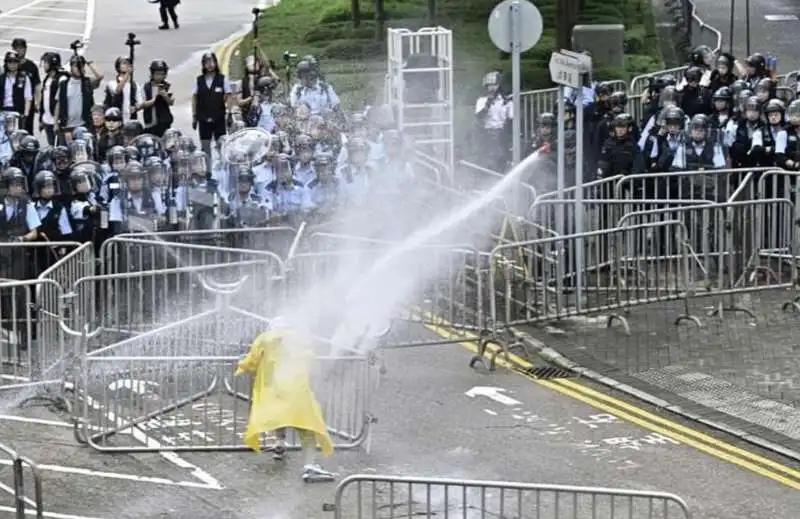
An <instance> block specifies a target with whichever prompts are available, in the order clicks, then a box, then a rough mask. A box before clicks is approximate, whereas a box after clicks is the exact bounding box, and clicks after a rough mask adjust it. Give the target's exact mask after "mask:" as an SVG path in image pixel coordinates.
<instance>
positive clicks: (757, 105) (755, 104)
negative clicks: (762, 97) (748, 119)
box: [744, 95, 761, 112]
mask: <svg viewBox="0 0 800 519" xmlns="http://www.w3.org/2000/svg"><path fill="white" fill-rule="evenodd" d="M744 111H745V112H760V111H761V101H759V99H758V98H757V97H756V96H752V95H751V96H750V97H748V98H747V100H746V101H745V102H744Z"/></svg>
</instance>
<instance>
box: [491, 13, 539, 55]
mask: <svg viewBox="0 0 800 519" xmlns="http://www.w3.org/2000/svg"><path fill="white" fill-rule="evenodd" d="M515 8H516V13H515V12H514V11H515ZM515 15H516V16H517V17H518V18H519V27H520V34H519V52H526V51H529V50H531V49H532V48H533V47H534V45H536V44H537V43H539V40H540V39H541V37H542V28H543V26H542V13H540V12H539V10H538V9H537V8H536V6H535V5H533V4H532V3H530V2H528V0H503V1H502V2H500V3H499V4H497V5H496V6H495V7H494V9H492V13H491V14H490V15H489V38H491V40H492V43H494V44H495V46H496V47H497V48H498V49H500V50H502V51H503V52H509V53H510V52H511V51H512V42H513V40H514V35H513V34H512V17H513V16H515Z"/></svg>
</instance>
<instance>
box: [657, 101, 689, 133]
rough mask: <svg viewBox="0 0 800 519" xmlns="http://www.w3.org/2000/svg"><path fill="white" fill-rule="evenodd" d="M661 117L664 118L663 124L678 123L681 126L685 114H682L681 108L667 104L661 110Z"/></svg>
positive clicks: (684, 119) (684, 120)
mask: <svg viewBox="0 0 800 519" xmlns="http://www.w3.org/2000/svg"><path fill="white" fill-rule="evenodd" d="M661 116H662V117H661V118H662V119H663V120H664V124H667V125H673V124H674V125H678V126H680V127H681V128H683V125H684V124H685V123H686V114H684V112H683V110H681V109H680V108H678V107H677V106H668V107H667V108H664V110H663V111H662V112H661Z"/></svg>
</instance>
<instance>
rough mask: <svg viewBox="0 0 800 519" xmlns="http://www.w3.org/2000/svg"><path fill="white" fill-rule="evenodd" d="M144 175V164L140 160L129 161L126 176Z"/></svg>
mask: <svg viewBox="0 0 800 519" xmlns="http://www.w3.org/2000/svg"><path fill="white" fill-rule="evenodd" d="M142 175H144V166H142V163H141V162H139V161H138V160H130V161H128V165H127V166H125V176H126V177H139V176H142Z"/></svg>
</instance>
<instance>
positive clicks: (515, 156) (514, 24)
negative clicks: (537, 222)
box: [510, 0, 522, 166]
mask: <svg viewBox="0 0 800 519" xmlns="http://www.w3.org/2000/svg"><path fill="white" fill-rule="evenodd" d="M519 11H520V6H519V1H518V0H514V2H512V4H511V17H510V21H511V98H512V105H511V106H512V115H513V117H512V121H511V128H512V130H511V131H512V132H513V138H512V141H511V142H512V144H511V146H512V148H511V154H512V155H511V157H512V158H511V162H512V165H514V166H516V165H517V164H519V162H520V160H522V143H521V142H520V138H521V135H520V134H521V133H522V131H521V130H522V122H521V120H520V119H521V118H522V113H521V112H522V110H521V108H520V104H521V103H520V98H519V97H520V82H521V81H520V75H521V71H520V55H521V54H522V52H521V49H520V47H521V43H522V42H521V38H522V23H521V22H522V20H521V19H520V18H521V17H520V12H519Z"/></svg>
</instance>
